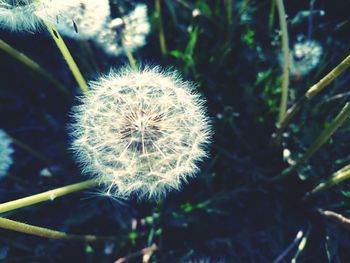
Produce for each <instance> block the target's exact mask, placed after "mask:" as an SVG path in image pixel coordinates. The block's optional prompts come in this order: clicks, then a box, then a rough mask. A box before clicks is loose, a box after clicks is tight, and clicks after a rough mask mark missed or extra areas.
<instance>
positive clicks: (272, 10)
mask: <svg viewBox="0 0 350 263" xmlns="http://www.w3.org/2000/svg"><path fill="white" fill-rule="evenodd" d="M275 7H276V2H275V0H271V6H270V14H269V24H268V25H269V26H268V27H269V32H271V31H272V27H273V24H274V21H275Z"/></svg>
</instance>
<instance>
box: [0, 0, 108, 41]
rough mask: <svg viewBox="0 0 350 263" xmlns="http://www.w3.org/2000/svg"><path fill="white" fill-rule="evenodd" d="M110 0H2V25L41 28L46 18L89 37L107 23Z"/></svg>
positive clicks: (79, 36) (64, 31) (18, 28)
mask: <svg viewBox="0 0 350 263" xmlns="http://www.w3.org/2000/svg"><path fill="white" fill-rule="evenodd" d="M109 15H110V8H109V1H108V0H0V27H2V28H6V29H9V30H11V31H33V32H35V31H38V30H40V29H41V28H42V27H43V21H46V22H50V23H53V24H55V25H56V26H57V27H58V29H59V31H60V32H62V34H64V35H66V36H69V37H72V38H77V39H87V38H91V37H92V36H94V35H95V34H96V33H97V32H98V31H99V30H101V28H102V27H103V26H104V25H105V23H106V21H107V19H108V18H109Z"/></svg>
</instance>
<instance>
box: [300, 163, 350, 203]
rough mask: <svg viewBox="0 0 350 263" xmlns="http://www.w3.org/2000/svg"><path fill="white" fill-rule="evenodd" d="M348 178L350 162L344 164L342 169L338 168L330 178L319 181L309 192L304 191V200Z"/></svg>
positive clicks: (349, 175) (349, 177)
mask: <svg viewBox="0 0 350 263" xmlns="http://www.w3.org/2000/svg"><path fill="white" fill-rule="evenodd" d="M348 179H350V164H349V165H346V166H345V167H343V168H342V169H340V170H338V171H337V172H335V173H333V175H332V176H331V178H330V179H328V180H326V181H324V182H321V183H320V184H318V185H317V186H316V187H315V188H314V189H312V190H311V191H310V192H308V193H306V195H305V197H304V200H307V199H310V198H312V197H314V196H315V195H317V194H320V193H322V192H323V191H325V190H327V189H329V188H331V187H332V186H334V185H337V184H340V183H341V182H343V181H345V180H348Z"/></svg>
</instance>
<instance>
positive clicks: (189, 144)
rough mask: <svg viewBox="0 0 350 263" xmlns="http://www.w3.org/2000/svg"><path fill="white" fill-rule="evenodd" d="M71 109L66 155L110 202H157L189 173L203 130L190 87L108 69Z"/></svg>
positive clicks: (150, 73)
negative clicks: (132, 198)
mask: <svg viewBox="0 0 350 263" xmlns="http://www.w3.org/2000/svg"><path fill="white" fill-rule="evenodd" d="M90 88H91V90H90V92H89V94H88V95H87V96H85V97H83V98H82V104H81V105H80V106H76V107H74V109H73V117H74V119H75V122H74V123H73V124H72V126H71V135H72V137H73V143H72V149H73V152H74V154H75V156H76V157H77V160H78V162H79V163H80V164H81V165H82V167H83V171H84V172H86V173H89V174H91V175H93V176H94V177H95V178H96V179H97V180H98V181H99V182H100V183H101V184H103V185H105V186H106V192H107V193H108V194H111V195H113V196H117V197H121V198H127V197H129V196H130V195H132V194H135V196H136V197H138V198H155V199H158V198H160V197H162V196H163V195H164V194H165V193H167V192H168V191H170V190H173V189H174V190H178V189H179V188H180V187H181V184H182V182H186V181H187V180H188V178H190V177H192V176H194V175H195V173H196V172H197V170H198V166H197V164H198V161H200V160H202V159H203V158H204V157H205V156H206V146H207V144H208V143H209V140H210V134H211V131H210V125H209V123H208V118H207V117H206V113H205V109H204V100H203V99H202V98H201V97H200V96H199V95H198V94H197V93H196V91H195V88H194V86H193V84H191V83H190V82H184V81H182V80H181V79H180V77H179V75H178V74H177V73H175V72H170V71H161V70H160V69H159V68H158V67H156V68H147V69H145V70H142V71H141V70H140V71H135V70H132V69H129V68H124V69H122V70H120V71H114V70H112V71H111V72H110V73H109V74H108V75H107V76H104V77H101V78H100V79H99V80H98V81H95V82H92V83H90Z"/></svg>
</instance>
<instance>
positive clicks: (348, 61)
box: [277, 55, 350, 134]
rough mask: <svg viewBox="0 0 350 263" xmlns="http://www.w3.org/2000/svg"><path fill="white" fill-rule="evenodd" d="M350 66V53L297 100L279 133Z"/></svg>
mask: <svg viewBox="0 0 350 263" xmlns="http://www.w3.org/2000/svg"><path fill="white" fill-rule="evenodd" d="M349 66H350V55H349V56H347V57H346V58H345V59H344V60H343V61H342V62H340V64H339V65H338V66H336V67H335V68H334V69H333V70H331V71H330V72H329V73H328V74H327V75H326V76H324V77H323V78H322V79H321V80H320V81H319V82H317V83H316V84H314V85H313V86H311V87H310V88H309V89H308V90H307V92H306V93H305V94H304V95H303V97H302V98H301V99H300V100H299V101H297V103H295V104H294V105H293V106H292V107H291V108H290V109H289V110H288V112H287V114H286V115H285V117H284V118H283V120H282V122H281V123H280V127H279V128H278V131H277V133H278V134H281V133H282V132H283V131H284V129H285V128H286V127H287V125H288V124H289V123H290V121H291V120H292V118H293V117H294V116H295V114H296V113H297V112H298V111H299V110H300V109H301V108H302V106H303V105H305V104H306V103H307V102H308V101H310V100H311V99H312V98H313V97H314V96H315V95H316V94H318V93H319V92H321V91H322V90H323V89H324V88H325V87H326V86H328V85H329V84H330V83H331V82H332V81H333V80H335V79H336V78H337V77H338V76H339V75H340V74H342V73H343V72H344V71H345V70H346V69H347V68H349Z"/></svg>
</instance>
